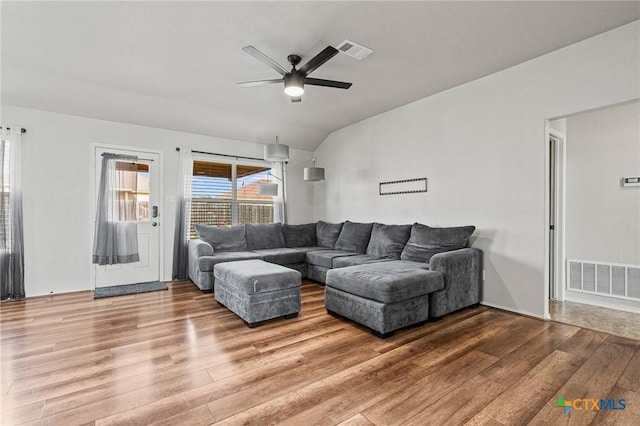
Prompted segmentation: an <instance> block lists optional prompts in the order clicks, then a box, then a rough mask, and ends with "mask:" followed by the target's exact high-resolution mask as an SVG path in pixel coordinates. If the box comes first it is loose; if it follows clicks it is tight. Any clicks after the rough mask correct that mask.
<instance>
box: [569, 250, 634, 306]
mask: <svg viewBox="0 0 640 426" xmlns="http://www.w3.org/2000/svg"><path fill="white" fill-rule="evenodd" d="M567 271H568V274H569V277H568V280H567V282H568V289H569V290H571V291H577V292H582V293H591V294H598V295H601V296H610V297H616V298H620V299H628V300H637V301H640V266H638V265H620V264H615V263H603V262H592V261H586V260H574V259H569V260H567Z"/></svg>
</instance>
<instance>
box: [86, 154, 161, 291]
mask: <svg viewBox="0 0 640 426" xmlns="http://www.w3.org/2000/svg"><path fill="white" fill-rule="evenodd" d="M104 153H112V154H119V155H126V156H131V157H133V158H135V157H137V159H131V160H129V159H127V160H118V161H116V166H115V169H116V174H117V179H116V181H117V216H118V220H119V221H120V222H135V223H136V225H137V226H136V228H137V243H138V244H137V245H138V252H139V258H140V259H139V260H138V261H137V262H132V263H121V264H115V265H95V264H94V265H92V266H93V287H94V288H96V287H110V286H116V285H124V284H133V283H143V282H151V281H159V279H160V270H161V247H162V246H161V243H160V239H161V233H160V211H159V201H160V193H161V188H160V173H159V168H160V154H159V153H158V152H149V151H140V150H135V149H123V148H121V147H118V148H115V147H112V146H94V150H93V160H94V162H93V165H94V167H93V169H94V170H93V185H92V188H93V196H92V205H93V209H92V219H93V220H92V221H91V223H92V224H94V220H95V217H96V206H97V197H98V195H97V194H98V186H99V184H100V173H101V168H102V154H104ZM94 232H95V231H93V232H92V235H93V234H94Z"/></svg>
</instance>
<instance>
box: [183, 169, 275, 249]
mask: <svg viewBox="0 0 640 426" xmlns="http://www.w3.org/2000/svg"><path fill="white" fill-rule="evenodd" d="M262 183H272V177H271V167H265V165H261V164H260V165H259V164H251V163H246V164H236V163H222V162H215V163H214V162H209V161H198V160H194V162H193V180H192V187H191V197H192V198H191V230H190V232H191V236H192V237H196V236H197V233H196V231H195V225H197V224H209V225H218V226H231V225H238V224H242V223H271V222H273V198H272V197H271V196H269V195H258V186H259V185H260V184H262Z"/></svg>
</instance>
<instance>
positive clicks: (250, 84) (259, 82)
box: [236, 78, 282, 87]
mask: <svg viewBox="0 0 640 426" xmlns="http://www.w3.org/2000/svg"><path fill="white" fill-rule="evenodd" d="M273 83H282V79H281V78H274V79H273V80H256V81H243V82H241V83H236V84H237V85H238V86H242V87H254V86H264V85H266V84H273Z"/></svg>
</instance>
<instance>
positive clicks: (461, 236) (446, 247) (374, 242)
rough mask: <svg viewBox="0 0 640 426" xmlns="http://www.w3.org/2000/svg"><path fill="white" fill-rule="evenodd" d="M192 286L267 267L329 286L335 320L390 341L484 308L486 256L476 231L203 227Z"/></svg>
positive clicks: (321, 225)
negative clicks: (225, 273)
mask: <svg viewBox="0 0 640 426" xmlns="http://www.w3.org/2000/svg"><path fill="white" fill-rule="evenodd" d="M196 230H197V231H198V234H199V236H200V238H199V239H193V240H190V241H189V278H190V279H191V280H192V281H193V282H194V283H195V284H196V285H197V286H198V287H199V288H200V289H201V290H213V289H214V285H215V283H214V267H215V265H216V264H219V263H223V262H232V261H239V260H251V259H261V260H264V261H266V262H271V263H276V264H279V265H282V266H285V267H287V268H291V269H295V270H297V271H299V272H300V273H301V275H302V277H303V278H309V279H311V280H314V281H317V282H320V283H322V284H326V288H325V304H326V306H327V310H328V311H329V312H330V313H334V314H338V315H340V316H344V317H347V318H349V319H352V320H354V321H356V322H359V323H360V324H363V325H365V326H367V327H369V328H371V329H372V330H374V331H375V332H376V333H378V334H381V335H388V334H390V333H392V332H393V331H395V330H397V329H399V328H403V327H406V326H408V325H414V324H419V323H421V322H424V321H425V320H427V319H434V318H439V317H441V316H443V315H446V314H448V313H450V312H453V311H456V310H459V309H462V308H465V307H468V306H472V305H475V304H477V303H478V302H479V301H480V286H481V281H482V252H481V251H480V250H478V249H475V248H469V247H468V241H469V237H470V236H471V234H472V233H473V231H474V230H475V228H474V227H473V226H463V227H452V228H432V227H429V226H426V225H422V224H419V223H414V224H413V225H385V224H381V223H356V222H350V221H346V222H343V223H327V222H324V221H319V222H317V223H309V224H304V225H281V224H279V223H273V224H246V225H239V226H231V227H217V226H213V225H196Z"/></svg>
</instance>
